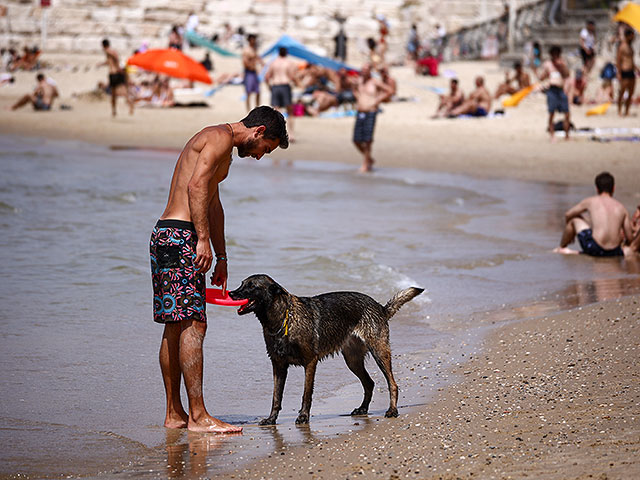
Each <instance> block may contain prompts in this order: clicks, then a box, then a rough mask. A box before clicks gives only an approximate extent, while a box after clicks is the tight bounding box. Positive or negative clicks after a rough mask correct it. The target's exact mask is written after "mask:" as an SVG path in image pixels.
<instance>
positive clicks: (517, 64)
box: [513, 60, 522, 70]
mask: <svg viewBox="0 0 640 480" xmlns="http://www.w3.org/2000/svg"><path fill="white" fill-rule="evenodd" d="M513 68H514V69H516V70H518V69H520V68H522V62H521V61H519V60H518V61H516V62H515V63H514V64H513Z"/></svg>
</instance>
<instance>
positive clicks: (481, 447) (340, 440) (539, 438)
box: [224, 295, 640, 480]
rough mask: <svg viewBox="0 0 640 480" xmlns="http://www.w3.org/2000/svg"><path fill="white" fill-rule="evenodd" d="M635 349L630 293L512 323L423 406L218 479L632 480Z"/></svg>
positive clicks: (639, 330) (637, 392) (637, 328)
mask: <svg viewBox="0 0 640 480" xmlns="http://www.w3.org/2000/svg"><path fill="white" fill-rule="evenodd" d="M458 348H459V347H458ZM639 348H640V296H637V295H636V296H632V297H626V298H623V299H620V300H616V301H609V302H603V303H600V304H596V305H593V306H589V307H580V308H578V309H575V310H571V311H568V312H565V313H562V314H558V315H554V316H549V317H542V318H532V319H529V320H525V321H521V322H516V323H510V324H507V325H504V326H502V327H499V328H498V329H497V330H495V331H494V332H493V333H492V334H491V335H490V336H489V337H488V338H487V339H486V340H485V342H484V344H483V345H482V348H480V349H479V350H478V351H477V352H475V353H473V354H472V356H471V357H470V358H469V362H468V363H461V364H459V365H457V366H456V367H455V368H454V369H453V370H452V371H451V372H450V375H451V376H452V377H453V378H455V379H456V380H455V381H454V383H453V385H451V386H449V387H446V388H444V389H441V391H440V392H439V393H438V395H437V396H436V398H434V399H433V401H431V402H429V403H428V404H427V405H423V406H420V407H417V408H416V409H415V411H414V412H412V413H409V414H401V415H400V417H399V418H397V419H384V418H376V419H369V422H370V425H371V426H370V428H369V429H368V430H366V431H365V433H364V434H361V433H357V434H342V435H339V436H338V437H337V438H335V439H331V440H321V441H318V442H317V443H315V442H314V443H312V444H311V445H309V446H308V447H303V448H302V447H301V448H293V449H291V448H283V449H282V450H276V451H275V452H274V453H273V454H272V455H270V456H269V458H266V459H265V460H263V461H260V462H257V463H255V464H252V465H249V466H245V467H243V468H242V469H240V470H238V471H235V472H232V473H230V474H228V475H225V476H224V478H234V479H260V478H314V479H316V478H317V479H321V478H343V479H346V478H385V479H400V478H422V479H451V480H453V479H473V478H484V479H519V478H535V479H552V478H553V479H585V480H586V479H600V480H604V479H633V478H638V477H639V476H640V461H639V460H638V459H639V458H640V384H639V383H638V367H637V355H638V349H639ZM453 350H455V347H454V346H452V351H453ZM353 421H354V423H358V422H362V421H363V420H362V419H358V418H354V420H353Z"/></svg>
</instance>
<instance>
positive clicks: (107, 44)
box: [102, 38, 110, 48]
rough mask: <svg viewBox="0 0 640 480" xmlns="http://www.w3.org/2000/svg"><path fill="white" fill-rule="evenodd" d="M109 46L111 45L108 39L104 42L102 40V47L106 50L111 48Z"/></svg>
mask: <svg viewBox="0 0 640 480" xmlns="http://www.w3.org/2000/svg"><path fill="white" fill-rule="evenodd" d="M109 45H110V44H109V40H108V39H106V38H105V39H104V40H102V46H103V47H104V48H109Z"/></svg>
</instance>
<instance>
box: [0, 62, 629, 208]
mask: <svg viewBox="0 0 640 480" xmlns="http://www.w3.org/2000/svg"><path fill="white" fill-rule="evenodd" d="M47 56H48V60H49V61H50V64H51V68H49V69H47V70H45V71H44V72H45V73H46V74H47V75H51V77H52V78H53V79H54V80H55V81H56V82H57V83H58V85H59V90H60V92H61V97H60V99H59V101H58V104H57V105H56V106H55V107H54V109H53V110H52V111H50V112H46V113H42V112H33V111H32V110H30V109H28V108H23V109H21V110H18V111H15V112H7V113H6V114H5V115H2V116H1V117H0V132H2V133H5V134H9V135H28V136H36V137H38V136H40V137H45V138H51V139H58V140H61V139H62V140H82V141H85V142H88V143H94V144H99V145H106V146H124V147H142V148H156V149H167V148H169V149H181V148H182V147H183V146H184V144H185V143H186V142H187V141H188V139H189V138H191V136H193V135H194V134H195V133H196V132H197V131H199V130H200V129H202V128H203V127H204V126H206V125H211V124H218V123H225V122H228V121H230V120H239V119H241V118H242V117H244V115H245V114H246V111H245V107H244V101H243V99H242V96H243V94H244V90H243V89H242V87H240V86H233V85H231V86H225V88H222V89H220V90H219V91H217V93H215V95H213V96H211V97H203V92H204V91H205V90H206V89H205V88H203V87H201V88H200V90H199V92H200V93H199V94H192V95H191V96H187V97H185V98H184V100H194V99H199V100H202V99H204V100H206V101H207V103H209V108H165V109H158V108H144V107H142V108H137V109H136V111H135V113H134V115H133V116H129V114H128V113H127V112H126V108H125V103H124V100H123V99H119V101H118V109H119V113H118V116H117V117H116V118H115V119H112V118H111V115H110V107H109V102H108V100H107V99H103V100H95V99H92V98H91V97H88V96H87V95H85V94H86V92H89V91H91V90H92V89H93V88H94V87H95V86H96V84H97V83H98V81H104V80H105V78H106V70H105V69H104V68H97V67H96V63H97V62H98V61H102V60H103V56H102V55H81V56H77V57H67V56H64V55H60V54H57V55H56V54H47ZM216 62H217V63H216V71H215V72H214V76H215V75H218V74H219V72H226V73H229V72H233V71H236V70H238V69H239V63H238V61H237V60H235V59H226V58H220V59H217V60H216ZM446 67H447V69H448V70H450V71H452V72H454V73H455V74H456V75H457V76H458V78H459V79H460V82H461V87H462V89H463V91H465V92H468V91H469V88H470V85H471V82H472V79H473V78H474V77H475V76H476V75H483V76H484V77H485V78H486V81H487V85H488V86H489V88H491V89H493V88H494V86H496V85H497V84H498V83H500V82H501V81H502V80H503V76H504V73H503V69H502V68H501V67H499V65H498V64H497V62H491V61H489V62H480V61H475V62H474V61H470V62H452V63H450V64H447V65H446ZM392 75H393V76H394V77H395V78H396V80H397V82H398V89H399V90H398V95H399V96H400V97H404V98H406V99H409V100H410V101H405V102H393V103H388V104H384V105H383V106H382V110H383V113H382V114H381V115H379V116H378V119H377V125H376V131H375V139H374V140H375V141H374V144H373V154H374V158H375V159H376V160H377V162H376V167H378V168H387V167H403V168H404V167H408V168H417V169H421V170H429V171H437V172H450V173H463V174H467V175H471V176H476V177H482V178H513V179H519V180H532V181H546V182H551V183H559V184H563V183H568V184H589V185H591V184H592V183H593V178H594V177H595V175H596V174H597V173H599V172H600V171H603V170H610V171H611V173H612V174H613V175H614V176H615V177H616V179H617V191H618V192H621V193H622V192H627V193H629V194H633V195H635V196H634V202H640V192H637V185H636V184H635V182H634V179H636V178H638V177H640V165H638V162H637V161H635V159H636V158H637V154H638V146H637V143H635V144H634V143H632V142H629V141H617V142H610V143H604V142H595V141H591V140H590V138H589V137H584V136H583V137H574V138H573V139H572V140H571V141H569V142H565V141H564V140H562V139H560V138H558V140H557V142H556V143H553V144H552V143H550V142H549V139H548V136H547V135H546V133H545V125H546V120H547V113H546V103H545V98H544V95H543V94H540V93H533V94H531V95H530V96H529V97H527V98H526V99H525V100H524V101H523V102H522V103H521V104H520V105H519V106H518V107H517V108H513V109H507V110H506V115H504V116H503V117H501V118H485V119H454V120H451V119H440V120H432V119H431V118H430V116H431V114H432V113H433V111H435V109H436V106H437V102H438V96H437V95H435V94H434V93H432V92H431V91H430V90H429V89H430V88H435V87H437V88H446V87H447V86H448V83H449V79H448V78H446V77H422V76H416V75H415V74H414V73H413V72H412V71H411V69H410V68H408V67H393V68H392ZM15 76H16V83H15V84H14V85H12V86H10V87H3V88H2V89H1V90H0V108H3V109H4V108H5V107H9V106H10V105H11V104H12V103H13V102H14V101H15V99H16V98H18V97H19V96H20V95H23V94H24V93H28V92H30V91H31V89H32V88H33V77H34V76H35V74H34V72H17V73H16V75H15ZM596 86H597V80H596V79H592V81H591V82H590V83H589V87H588V89H593V90H595V89H596ZM588 91H589V90H588ZM261 99H262V103H268V101H269V94H268V92H267V88H266V87H264V86H263V88H262V97H261ZM178 100H180V99H178ZM62 104H65V105H67V106H69V107H70V108H71V110H60V108H59V107H60V105H62ZM500 107H501V105H500V101H499V100H494V102H493V109H498V108H500ZM589 108H590V106H589V105H585V106H581V107H575V106H574V107H573V108H572V110H571V112H572V113H571V115H572V122H573V123H574V124H575V126H576V128H581V127H592V128H622V129H625V128H626V129H629V128H632V127H637V117H630V118H620V117H618V116H617V114H615V112H613V111H612V112H609V114H608V115H603V116H595V117H593V116H592V117H587V116H586V111H587V110H588V109H589ZM632 113H633V114H637V107H634V110H633V112H632ZM353 123H354V120H353V118H313V117H296V118H295V120H294V127H295V128H294V132H295V137H296V140H297V141H296V142H295V143H294V144H292V145H291V147H290V148H289V149H288V150H283V151H277V152H276V153H275V154H274V158H276V159H280V160H283V161H292V160H296V161H306V160H310V161H323V162H341V163H346V164H349V165H353V166H354V169H357V167H358V166H359V165H360V163H361V156H360V154H359V153H358V152H357V150H356V148H355V147H354V146H353V144H352V142H351V134H352V130H353Z"/></svg>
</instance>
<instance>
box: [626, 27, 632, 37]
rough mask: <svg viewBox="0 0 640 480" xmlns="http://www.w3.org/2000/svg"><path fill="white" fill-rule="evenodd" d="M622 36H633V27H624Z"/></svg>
mask: <svg viewBox="0 0 640 480" xmlns="http://www.w3.org/2000/svg"><path fill="white" fill-rule="evenodd" d="M624 36H625V37H632V36H633V28H629V27H627V28H625V29H624Z"/></svg>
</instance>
